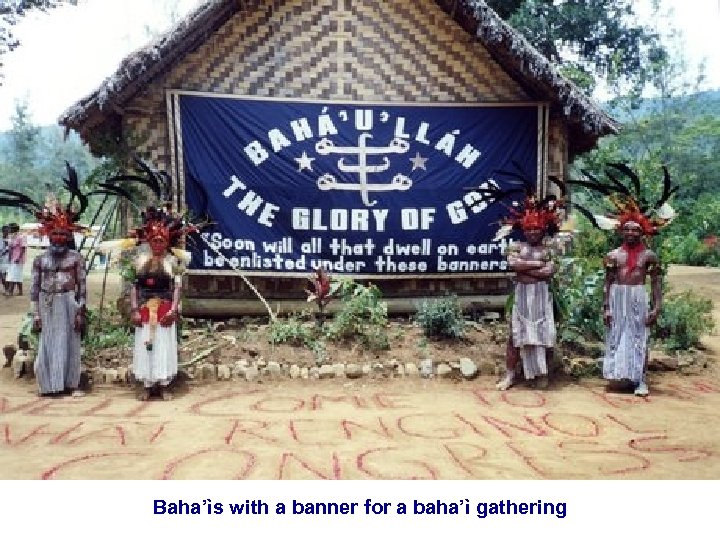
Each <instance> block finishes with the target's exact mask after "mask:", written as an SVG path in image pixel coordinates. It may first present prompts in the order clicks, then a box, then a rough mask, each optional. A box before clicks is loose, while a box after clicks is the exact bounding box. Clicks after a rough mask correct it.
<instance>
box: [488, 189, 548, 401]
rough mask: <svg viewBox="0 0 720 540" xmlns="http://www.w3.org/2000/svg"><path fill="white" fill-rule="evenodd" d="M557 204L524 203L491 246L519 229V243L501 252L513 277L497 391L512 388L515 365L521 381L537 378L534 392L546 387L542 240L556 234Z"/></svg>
mask: <svg viewBox="0 0 720 540" xmlns="http://www.w3.org/2000/svg"><path fill="white" fill-rule="evenodd" d="M559 206H560V205H559V203H558V201H556V200H554V199H546V200H544V201H540V200H539V199H536V198H535V197H534V196H529V197H526V199H525V202H524V205H523V209H522V211H516V210H513V211H512V212H513V216H512V217H510V218H508V219H506V220H505V226H504V227H503V228H501V230H500V232H499V233H498V236H496V240H497V239H498V237H499V236H502V235H503V234H508V233H509V232H510V231H511V230H512V229H519V230H521V231H522V233H523V235H524V236H525V242H515V243H513V244H512V245H511V246H510V247H509V248H508V250H507V252H508V256H507V257H508V263H509V266H510V269H511V270H513V271H514V272H515V292H514V302H513V308H512V317H511V322H510V336H509V338H508V343H507V355H506V374H505V376H504V377H503V379H502V380H501V381H500V382H498V384H497V389H498V390H507V389H508V388H510V387H511V386H512V385H513V384H514V383H515V376H516V370H517V364H518V362H519V361H520V360H522V365H523V372H524V375H525V378H526V379H535V378H536V377H537V378H539V382H538V386H539V387H540V388H545V387H547V383H548V379H547V374H548V367H547V364H548V360H549V359H550V358H551V357H552V350H553V347H554V346H555V333H556V332H555V319H554V316H553V301H552V295H551V293H550V287H549V282H550V280H551V279H552V276H553V275H554V274H555V270H556V269H555V266H554V264H553V262H552V257H551V252H550V248H549V247H548V246H546V245H545V244H544V239H545V238H546V237H547V236H552V235H554V234H555V233H556V232H558V230H559V225H560V221H561V214H560V208H559Z"/></svg>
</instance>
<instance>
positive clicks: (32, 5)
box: [0, 0, 77, 84]
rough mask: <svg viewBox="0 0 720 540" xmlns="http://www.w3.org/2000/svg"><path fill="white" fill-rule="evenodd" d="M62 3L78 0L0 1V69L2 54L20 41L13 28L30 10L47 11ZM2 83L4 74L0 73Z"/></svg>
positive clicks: (74, 3) (71, 2)
mask: <svg viewBox="0 0 720 540" xmlns="http://www.w3.org/2000/svg"><path fill="white" fill-rule="evenodd" d="M61 4H70V5H73V6H74V5H77V0H3V1H2V2H0V69H1V68H2V65H3V64H2V60H1V59H2V56H3V55H4V54H6V53H8V52H9V51H12V50H13V49H15V48H16V47H17V46H18V45H20V42H19V41H18V40H17V39H16V38H15V36H13V34H12V31H11V28H12V27H13V26H15V25H16V24H17V23H18V21H19V20H20V19H21V18H22V17H24V16H25V15H26V14H27V13H28V12H29V11H32V10H41V11H46V10H48V9H52V8H55V7H58V6H59V5H61ZM0 84H2V76H1V75H0Z"/></svg>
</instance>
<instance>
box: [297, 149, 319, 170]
mask: <svg viewBox="0 0 720 540" xmlns="http://www.w3.org/2000/svg"><path fill="white" fill-rule="evenodd" d="M295 161H297V162H298V172H301V171H303V170H305V169H309V170H311V171H312V170H313V168H312V162H313V161H315V158H314V157H310V156H308V155H307V152H303V153H302V156H300V157H296V158H295Z"/></svg>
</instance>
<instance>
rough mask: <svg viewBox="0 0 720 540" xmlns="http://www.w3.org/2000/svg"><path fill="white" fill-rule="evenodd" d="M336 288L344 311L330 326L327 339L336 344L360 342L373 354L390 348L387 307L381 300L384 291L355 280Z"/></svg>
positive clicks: (340, 282)
mask: <svg viewBox="0 0 720 540" xmlns="http://www.w3.org/2000/svg"><path fill="white" fill-rule="evenodd" d="M333 286H334V288H333V295H334V296H336V297H338V298H339V299H340V302H339V303H340V306H341V308H340V310H339V311H338V312H337V313H336V314H335V317H334V318H333V320H332V323H331V324H329V325H326V328H325V336H326V337H327V338H328V339H330V340H332V341H340V340H346V339H357V340H358V341H360V343H361V344H363V345H364V346H365V347H367V348H369V349H371V350H381V349H387V348H389V346H390V343H389V339H388V336H387V331H386V327H387V322H388V319H387V304H386V303H385V302H383V301H382V300H381V297H382V294H381V293H380V289H378V288H377V287H376V286H375V285H373V284H369V285H367V286H365V285H361V284H359V283H356V282H355V281H353V280H351V279H342V280H339V281H336V282H334V283H333Z"/></svg>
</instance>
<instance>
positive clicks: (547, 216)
mask: <svg viewBox="0 0 720 540" xmlns="http://www.w3.org/2000/svg"><path fill="white" fill-rule="evenodd" d="M513 165H514V166H515V168H516V171H507V170H498V171H496V172H495V174H494V176H497V177H504V178H503V179H502V180H503V184H504V185H505V186H506V187H505V188H501V187H500V185H499V183H498V181H497V180H495V179H491V180H488V181H487V182H484V183H483V184H481V185H480V186H478V187H476V188H469V189H472V190H473V191H475V192H476V193H478V194H479V196H480V200H482V201H483V202H485V203H486V204H488V205H491V204H496V203H503V201H505V200H509V199H511V198H513V197H516V196H517V195H520V194H522V195H524V199H523V200H522V202H514V203H512V206H507V205H505V206H506V208H507V210H508V214H509V215H508V216H506V217H505V218H503V220H502V221H501V226H500V229H499V230H498V232H497V234H496V235H495V238H493V241H494V242H496V241H498V240H501V239H502V238H505V237H506V236H508V235H509V234H510V233H511V232H512V231H514V230H522V231H528V230H531V229H541V230H542V231H543V232H544V233H545V234H546V235H549V236H552V235H554V234H555V233H557V232H558V231H559V230H560V225H561V223H562V221H563V218H564V212H563V209H564V207H565V199H564V197H562V196H561V197H560V198H558V197H556V196H555V195H548V196H547V197H544V198H540V197H538V196H537V195H536V192H535V185H534V183H533V182H532V181H531V180H529V179H528V178H527V177H526V176H525V175H524V174H523V173H522V169H521V167H520V165H519V164H518V163H516V162H513ZM551 181H553V182H554V183H556V184H557V185H559V186H560V188H561V193H562V194H564V188H563V186H562V185H561V184H559V183H558V182H557V181H556V180H555V179H554V178H553V179H551Z"/></svg>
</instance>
